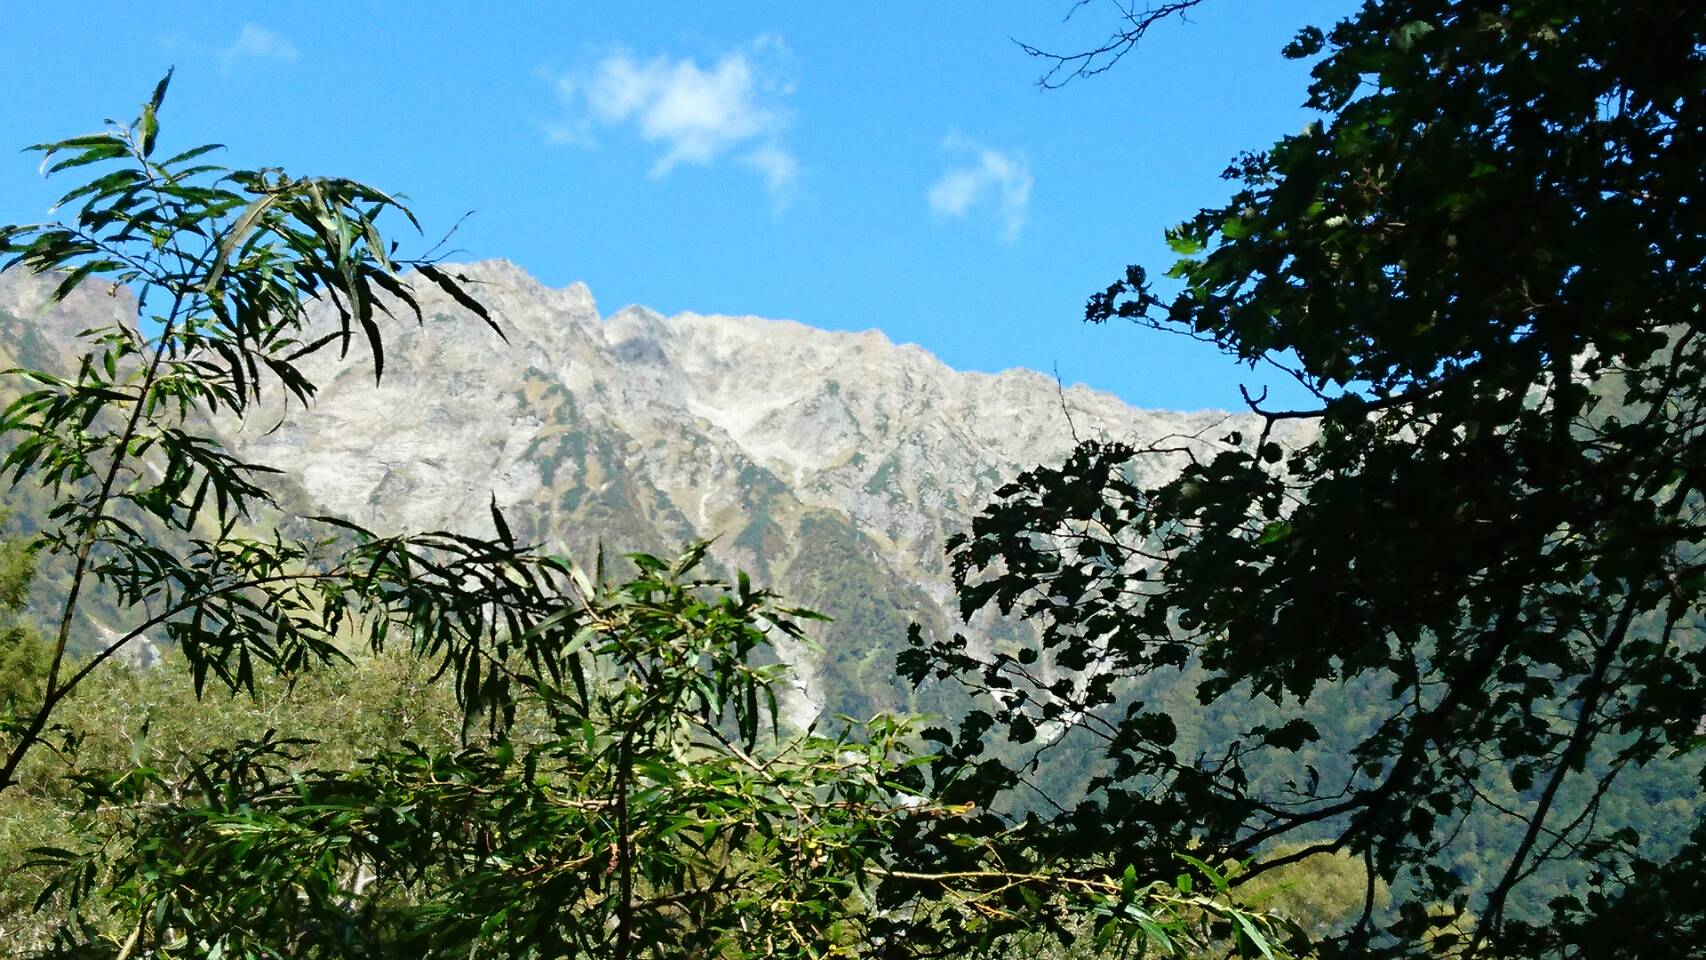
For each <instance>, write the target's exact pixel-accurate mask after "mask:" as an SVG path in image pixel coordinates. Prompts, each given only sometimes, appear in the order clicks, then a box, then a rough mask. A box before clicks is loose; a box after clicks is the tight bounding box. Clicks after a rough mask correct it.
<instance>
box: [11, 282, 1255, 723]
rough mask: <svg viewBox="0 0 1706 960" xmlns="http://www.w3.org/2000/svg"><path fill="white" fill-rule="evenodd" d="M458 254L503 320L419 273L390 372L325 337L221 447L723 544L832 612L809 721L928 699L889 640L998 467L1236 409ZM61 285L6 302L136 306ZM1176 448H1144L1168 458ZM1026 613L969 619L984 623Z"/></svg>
mask: <svg viewBox="0 0 1706 960" xmlns="http://www.w3.org/2000/svg"><path fill="white" fill-rule="evenodd" d="M443 269H446V270H449V271H451V272H454V273H457V274H460V275H463V276H466V277H467V278H468V279H469V280H470V281H472V283H471V286H470V289H471V290H472V292H473V294H474V296H476V297H477V298H479V299H480V300H481V301H482V303H483V304H484V305H485V306H486V307H487V309H488V310H489V311H490V313H491V314H492V316H493V318H494V319H495V320H496V321H497V323H498V324H499V326H500V327H501V328H502V329H503V331H504V333H505V336H506V337H507V341H506V340H505V339H500V338H499V337H498V336H497V335H496V334H495V333H494V332H493V331H492V330H491V329H490V328H489V327H488V326H487V325H485V324H484V323H482V322H480V321H479V320H478V319H477V318H475V317H473V316H472V315H471V314H470V313H469V311H467V310H466V309H464V308H463V307H461V306H460V305H459V304H457V303H455V301H453V300H452V299H451V298H450V297H449V296H448V295H446V294H444V293H443V292H442V291H441V290H439V289H438V288H437V287H436V286H434V285H432V284H430V283H426V282H423V281H422V280H421V279H420V278H418V277H411V278H408V280H407V282H410V283H411V284H412V292H413V293H414V294H415V295H416V296H417V297H418V298H419V299H420V303H421V308H422V312H423V314H424V317H425V319H424V321H423V323H422V324H421V325H419V326H417V325H415V324H414V323H412V322H408V323H398V324H394V325H391V326H390V327H388V328H387V330H386V344H385V357H386V362H385V375H384V377H383V379H381V380H379V381H378V382H377V384H376V378H375V376H374V370H373V361H372V358H371V357H369V356H366V355H365V354H364V353H363V352H362V351H361V350H360V349H359V348H357V349H352V350H351V353H350V356H349V357H347V358H341V359H340V358H338V357H337V356H336V354H335V352H333V351H328V352H326V353H323V354H321V355H317V356H315V357H313V358H310V359H309V360H308V361H307V362H306V365H305V370H306V372H308V374H309V376H310V377H311V378H312V379H314V380H315V381H316V382H317V383H319V385H320V390H319V392H318V394H317V395H316V397H315V399H314V402H313V403H312V405H310V406H309V407H308V408H306V409H302V408H299V407H297V406H294V405H292V406H290V407H288V408H285V407H281V406H279V403H278V399H279V396H280V395H279V394H278V393H276V392H275V393H274V394H273V396H272V398H271V399H270V400H269V401H268V402H267V403H266V404H263V405H262V406H261V407H260V408H259V409H258V410H256V411H255V412H253V413H252V414H251V415H250V417H249V419H248V420H247V421H246V422H244V421H238V420H236V419H235V418H232V417H230V416H216V417H214V418H213V423H214V425H215V427H216V429H217V431H218V432H219V433H220V435H221V437H222V439H223V440H224V442H226V443H227V444H228V445H230V446H232V447H233V448H235V452H236V453H237V454H238V455H239V456H241V457H243V458H245V459H249V460H254V461H256V462H260V463H264V464H268V465H271V466H274V467H276V468H278V469H281V470H282V471H284V473H283V480H284V482H285V484H286V485H288V486H289V487H290V488H291V491H292V497H291V500H290V502H292V503H296V504H300V505H301V506H302V507H303V508H304V509H311V510H313V511H315V512H323V513H331V514H336V515H340V516H344V517H346V518H348V519H351V520H353V521H355V522H358V523H362V524H364V525H367V526H370V527H372V528H374V529H376V530H379V531H381V532H401V531H404V530H413V529H456V530H464V531H467V532H472V533H490V532H491V529H490V528H491V519H490V514H489V510H488V505H489V504H490V503H491V502H492V501H493V500H495V501H496V503H497V504H498V506H499V507H501V508H502V509H504V510H505V512H506V516H508V517H509V521H510V524H511V525H512V527H514V528H515V529H516V532H517V534H518V535H520V536H524V537H527V538H529V539H532V540H536V541H538V542H541V543H545V544H547V545H549V546H550V547H552V548H557V549H563V550H566V551H567V552H569V553H570V554H571V555H574V556H579V557H582V558H589V557H590V556H591V554H592V553H593V552H594V551H596V550H599V549H600V548H609V549H611V550H612V551H613V552H629V551H634V550H639V551H646V552H654V553H669V552H672V551H673V550H675V549H677V548H678V547H680V546H681V545H682V544H683V543H686V542H688V541H692V540H701V539H703V540H712V541H713V542H714V543H713V547H712V556H713V558H714V559H715V561H717V562H718V563H719V564H720V565H722V566H723V567H724V568H725V569H733V568H737V567H738V568H742V569H746V570H749V571H751V572H752V573H753V574H754V576H755V577H756V578H757V579H759V580H760V582H764V583H767V584H769V585H771V586H773V587H775V588H776V589H778V590H780V591H781V592H782V593H783V594H784V595H785V596H787V597H789V599H791V600H793V601H795V602H798V603H800V604H802V605H804V606H808V607H813V608H816V609H822V610H824V611H825V612H827V613H830V614H832V615H834V616H836V617H837V622H836V623H833V624H831V625H830V626H829V627H828V628H827V629H826V630H824V631H823V632H822V642H821V643H820V644H819V645H818V646H817V647H816V648H805V647H799V646H797V645H793V646H785V647H784V648H783V649H782V651H781V652H782V655H783V656H784V658H785V659H787V660H789V662H790V663H791V664H792V665H793V666H794V668H795V670H796V672H797V674H798V675H799V680H798V683H797V688H796V690H795V694H794V696H793V697H792V698H791V701H790V704H789V717H790V720H791V721H792V722H794V723H797V724H800V725H804V724H805V723H808V722H809V721H810V719H811V717H813V716H815V715H816V714H818V713H819V712H823V711H830V712H847V713H855V714H868V713H870V712H874V711H876V710H879V709H895V708H901V707H916V706H920V705H921V704H919V703H918V702H917V700H916V699H915V696H914V694H912V693H911V692H909V691H906V690H903V689H902V688H901V687H900V686H899V684H898V683H897V681H896V680H895V678H894V676H893V670H892V662H893V653H894V652H895V651H897V650H898V649H899V647H900V646H901V645H903V643H904V638H905V635H906V630H907V627H908V625H909V624H911V623H913V622H917V623H919V624H921V625H922V626H923V627H924V628H925V629H927V630H931V631H943V630H951V629H955V628H956V626H957V620H958V617H957V613H956V609H957V606H956V602H955V598H954V596H953V591H952V588H951V582H950V580H949V576H948V568H947V563H946V558H945V556H944V555H943V544H944V543H945V541H946V539H947V537H948V536H949V535H951V534H952V533H954V532H956V531H957V530H959V529H962V528H963V527H964V526H965V525H967V524H968V523H969V520H970V518H971V516H972V515H973V514H974V513H975V512H976V511H977V510H978V509H979V508H981V507H982V505H983V504H984V503H986V502H987V501H988V499H989V498H990V497H991V496H993V495H994V492H995V491H996V490H997V489H998V488H999V486H1000V485H1001V484H1003V483H1005V482H1007V481H1009V480H1011V479H1012V478H1013V477H1014V476H1015V475H1017V473H1019V472H1020V471H1022V470H1024V469H1028V468H1030V467H1032V466H1035V465H1037V464H1039V463H1049V462H1057V461H1059V460H1061V459H1063V458H1064V457H1065V456H1066V455H1067V454H1068V453H1069V452H1070V450H1071V449H1072V447H1073V446H1074V445H1075V442H1076V439H1077V438H1090V437H1098V438H1107V439H1121V440H1128V441H1131V442H1134V443H1143V442H1147V441H1151V440H1155V439H1158V438H1160V437H1162V436H1167V435H1181V434H1184V435H1204V434H1211V435H1213V436H1218V435H1219V433H1217V432H1215V431H1216V429H1217V428H1220V427H1224V430H1221V431H1220V432H1225V430H1230V429H1234V424H1235V423H1236V422H1237V421H1239V420H1241V419H1242V418H1241V417H1238V416H1236V415H1230V414H1226V413H1223V412H1218V411H1200V412H1194V413H1175V412H1167V411H1144V410H1138V409H1136V408H1133V407H1129V406H1127V405H1126V404H1124V403H1123V402H1121V401H1120V400H1119V399H1118V398H1117V397H1114V396H1113V395H1112V394H1108V393H1104V392H1100V391H1095V390H1091V389H1089V388H1087V387H1083V386H1081V385H1080V386H1074V387H1062V386H1061V385H1060V384H1058V383H1057V382H1056V381H1055V380H1054V379H1053V378H1050V377H1048V376H1047V375H1045V374H1041V373H1038V372H1035V371H1026V370H1019V369H1015V370H1008V371H1003V372H1000V373H993V374H992V373H983V372H967V371H955V370H953V369H952V368H950V367H948V366H947V365H946V364H945V363H943V362H942V361H941V360H939V359H938V358H936V357H935V356H933V355H932V354H930V353H929V352H928V351H926V350H925V349H923V348H922V347H920V346H918V345H916V344H897V343H894V342H893V341H891V340H890V339H889V338H888V337H887V336H886V335H884V334H882V333H881V332H880V331H877V330H874V329H873V330H868V331H864V332H848V331H824V330H818V329H816V328H813V327H810V326H808V325H806V324H802V323H799V322H797V321H792V320H769V319H765V318H760V317H753V316H729V315H717V314H698V313H692V312H687V313H681V314H677V315H675V316H671V317H665V316H663V315H662V314H660V313H657V312H656V311H653V310H650V309H648V308H645V307H640V306H627V307H623V308H622V309H620V310H617V311H615V312H614V313H612V314H610V315H608V316H602V315H600V313H599V311H598V308H597V302H596V300H595V299H594V297H593V295H592V292H591V290H590V289H589V288H588V287H587V286H586V284H584V283H578V282H577V283H573V284H570V285H568V286H566V287H558V288H552V287H547V286H545V285H544V284H542V283H540V282H539V281H537V280H535V279H534V278H533V277H531V276H529V275H528V274H527V273H526V272H525V271H523V270H521V268H519V267H517V266H516V265H514V264H513V263H510V262H508V261H502V260H489V261H482V262H478V263H472V264H464V265H445V266H444V267H443ZM49 283H50V279H49V278H39V277H38V278H26V277H21V276H18V275H16V272H15V271H14V272H9V273H7V274H4V275H0V309H4V310H6V312H8V313H12V314H13V315H14V316H16V315H20V314H35V315H36V316H35V318H34V319H35V321H36V323H38V324H39V325H40V328H41V329H42V330H43V331H47V332H48V333H50V334H51V336H50V337H49V339H52V340H55V341H58V342H60V343H65V342H66V341H67V340H68V338H69V337H70V336H71V335H73V334H74V332H75V331H76V330H78V329H81V328H82V327H86V326H91V325H93V324H92V323H91V322H88V321H90V320H98V321H100V322H111V320H113V319H117V318H119V317H120V316H122V315H123V313H124V311H125V310H126V309H128V304H127V303H126V302H124V299H123V298H124V291H116V295H115V296H108V295H107V291H103V290H101V289H99V287H100V285H99V284H95V285H93V286H91V285H90V284H88V283H86V284H84V286H83V287H82V288H80V289H78V290H76V291H73V293H72V295H71V297H70V298H68V300H67V301H66V303H65V304H63V305H61V306H60V307H59V308H56V309H54V310H50V311H46V312H45V313H43V312H42V308H41V304H42V303H43V302H44V301H45V299H46V292H47V291H48V290H50V289H51V287H50V286H48V284H49ZM396 315H397V316H399V317H402V316H404V315H405V313H404V312H403V311H402V310H401V309H400V308H399V309H398V310H397V311H396ZM411 319H412V315H411ZM316 322H317V323H320V324H324V325H327V326H329V325H330V324H332V323H333V322H334V319H333V317H332V315H331V314H330V312H329V311H324V312H323V315H322V316H321V317H320V318H319V319H318V320H317V321H316ZM66 359H67V362H68V359H69V358H68V355H67V358H66ZM1178 462H1179V461H1178V458H1177V457H1174V458H1171V459H1168V458H1156V459H1154V460H1147V461H1145V462H1144V463H1142V464H1141V465H1140V466H1139V467H1138V469H1139V470H1140V471H1148V472H1150V473H1152V474H1153V475H1154V476H1152V477H1150V478H1149V479H1155V478H1157V477H1160V476H1162V475H1163V474H1165V473H1167V472H1169V471H1171V470H1174V469H1176V468H1177V464H1178ZM1140 479H1141V478H1140ZM962 629H963V627H962ZM1024 629H1025V628H1024V627H1023V626H1022V625H1015V624H1002V623H995V622H989V621H984V622H978V623H974V624H972V625H971V627H970V629H969V632H970V633H971V634H972V635H973V639H974V642H976V643H980V644H987V643H996V642H1001V641H1002V640H1003V638H1008V639H1011V638H1014V637H1016V636H1018V635H1020V634H1021V633H1022V632H1023V631H1024ZM922 705H923V706H929V705H930V704H929V703H928V702H925V703H924V704H922Z"/></svg>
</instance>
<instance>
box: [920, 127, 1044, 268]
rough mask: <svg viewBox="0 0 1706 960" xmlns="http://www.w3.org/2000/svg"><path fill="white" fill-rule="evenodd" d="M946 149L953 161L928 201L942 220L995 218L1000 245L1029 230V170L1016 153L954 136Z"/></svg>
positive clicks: (1027, 164) (931, 191)
mask: <svg viewBox="0 0 1706 960" xmlns="http://www.w3.org/2000/svg"><path fill="white" fill-rule="evenodd" d="M942 149H943V150H944V151H946V152H947V153H949V154H950V155H952V156H953V157H954V158H955V160H954V163H953V165H952V166H950V167H949V168H948V169H947V170H945V171H943V173H942V176H941V177H939V178H938V179H937V180H936V182H935V183H934V184H933V185H932V186H931V187H930V192H929V193H928V194H927V195H926V199H927V200H929V202H930V211H931V212H932V213H934V214H935V215H936V216H938V217H952V218H955V219H963V218H965V217H968V216H970V215H971V214H972V213H974V212H977V211H986V212H988V213H989V214H991V215H992V216H993V217H994V218H995V220H996V222H997V223H998V224H1000V227H1001V234H1000V235H1001V239H1003V240H1005V241H1007V242H1008V243H1012V242H1013V241H1015V240H1017V239H1019V231H1021V230H1023V229H1024V227H1025V217H1026V215H1027V214H1028V213H1029V212H1030V206H1031V183H1032V178H1031V165H1030V162H1029V161H1028V160H1026V159H1025V155H1024V154H1023V153H1021V152H1018V151H1006V150H997V149H995V148H993V147H987V146H983V145H981V144H978V143H975V142H973V141H971V140H968V139H966V138H965V137H962V136H960V135H959V134H954V133H950V134H949V135H948V136H947V138H946V139H944V140H943V141H942Z"/></svg>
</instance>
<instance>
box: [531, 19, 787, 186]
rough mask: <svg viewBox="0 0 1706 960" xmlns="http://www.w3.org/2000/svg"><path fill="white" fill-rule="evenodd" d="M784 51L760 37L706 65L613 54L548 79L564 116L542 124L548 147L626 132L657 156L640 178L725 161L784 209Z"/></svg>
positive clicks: (691, 60)
mask: <svg viewBox="0 0 1706 960" xmlns="http://www.w3.org/2000/svg"><path fill="white" fill-rule="evenodd" d="M787 58H788V51H787V48H786V46H784V45H783V44H782V41H781V40H780V39H778V38H775V37H768V36H766V37H759V38H758V39H757V40H754V41H753V42H751V43H749V44H747V45H745V46H744V47H742V48H741V49H739V50H736V51H733V52H730V53H725V54H723V55H722V56H721V57H719V58H717V60H716V61H715V62H714V63H711V64H710V65H708V66H703V67H702V66H700V65H699V62H698V61H697V60H695V59H694V58H692V57H682V58H679V59H676V58H671V57H669V56H667V55H659V56H656V57H653V58H652V59H650V60H645V61H641V60H637V59H635V58H634V57H633V56H632V55H631V54H629V53H628V52H626V51H620V50H619V51H616V52H613V53H610V54H608V55H607V56H605V57H604V58H603V59H601V60H599V61H598V62H597V63H596V64H594V65H593V67H592V68H591V69H590V70H586V71H582V72H580V73H577V74H570V75H565V76H560V77H558V78H556V86H557V97H558V99H559V100H560V101H561V103H562V105H563V107H564V109H565V110H566V112H567V116H566V117H565V118H563V119H560V120H556V121H553V122H551V123H547V124H545V125H544V132H545V137H546V139H547V140H548V141H550V142H551V143H559V144H571V145H586V144H589V143H592V142H593V139H594V138H593V133H594V131H595V130H596V129H598V128H611V129H617V128H623V129H629V130H631V131H632V132H633V133H634V134H635V135H636V136H638V137H639V138H640V140H641V141H643V142H645V143H648V144H651V145H653V146H655V147H656V148H658V149H659V150H660V151H661V152H660V155H659V156H658V157H657V159H656V160H655V161H654V162H653V163H652V166H651V169H650V170H649V171H648V175H649V176H651V177H653V178H654V179H656V178H661V177H665V176H668V175H669V173H670V171H672V170H674V169H675V168H676V167H677V166H679V165H681V164H684V163H685V164H709V163H713V162H716V161H718V160H721V159H723V158H725V157H728V158H732V159H734V160H736V161H738V162H739V163H741V164H742V165H744V166H746V167H749V168H751V169H752V170H754V171H755V172H757V173H758V174H759V175H760V176H761V177H762V178H763V179H764V184H765V188H766V189H767V190H769V192H770V196H771V199H772V200H773V201H775V202H777V203H779V204H780V203H785V202H786V200H787V198H788V197H789V196H791V194H792V191H793V188H794V184H795V181H796V180H797V179H798V177H799V167H800V165H799V161H798V159H797V158H795V156H794V155H793V153H792V152H791V151H789V150H788V149H787V147H786V146H784V145H783V143H782V134H783V132H784V131H785V130H786V128H787V126H788V122H789V119H790V114H789V112H788V111H787V110H786V109H785V108H784V107H783V106H782V104H783V101H785V100H786V98H787V97H789V96H790V95H791V94H792V93H793V91H794V88H793V83H792V81H790V80H789V79H788V77H787V71H786V70H785V69H784V68H783V66H782V64H783V62H785V61H786V60H787Z"/></svg>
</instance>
